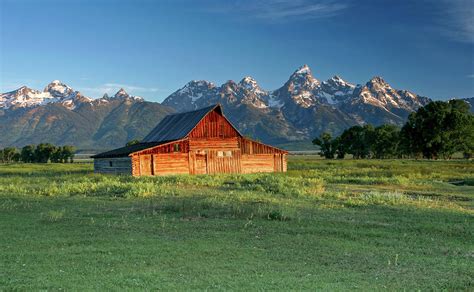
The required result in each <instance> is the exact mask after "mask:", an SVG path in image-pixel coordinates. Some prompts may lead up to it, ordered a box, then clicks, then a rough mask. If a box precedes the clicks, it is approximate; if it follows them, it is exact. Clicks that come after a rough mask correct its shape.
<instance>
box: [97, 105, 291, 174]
mask: <svg viewBox="0 0 474 292" xmlns="http://www.w3.org/2000/svg"><path fill="white" fill-rule="evenodd" d="M287 154H288V152H287V151H285V150H281V149H278V148H276V147H272V146H269V145H265V144H263V143H260V142H257V141H253V140H250V139H248V138H245V137H244V136H242V134H240V133H239V131H237V129H236V128H235V127H234V126H233V125H232V124H231V123H230V122H229V120H228V119H227V118H226V117H225V116H224V114H223V113H222V108H221V106H220V105H214V106H210V107H206V108H202V109H199V110H195V111H191V112H185V113H178V114H172V115H168V116H166V117H165V118H164V119H163V120H162V121H161V122H160V123H159V124H158V125H157V126H156V127H155V128H154V129H153V130H152V131H151V132H150V133H149V134H148V135H147V136H146V137H145V138H144V139H143V141H141V143H139V144H135V145H131V146H126V147H122V148H118V149H115V150H111V151H108V152H104V153H100V154H97V155H95V156H93V158H94V171H95V172H98V173H125V174H132V175H134V176H140V175H167V174H214V173H255V172H285V171H286V167H287Z"/></svg>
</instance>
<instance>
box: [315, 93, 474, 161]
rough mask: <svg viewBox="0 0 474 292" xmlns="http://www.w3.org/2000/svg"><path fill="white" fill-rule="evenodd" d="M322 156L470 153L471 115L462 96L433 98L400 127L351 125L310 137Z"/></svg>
mask: <svg viewBox="0 0 474 292" xmlns="http://www.w3.org/2000/svg"><path fill="white" fill-rule="evenodd" d="M313 144H314V145H318V146H319V147H320V148H321V152H320V155H321V156H322V157H325V158H328V159H333V158H339V159H342V158H344V157H345V155H347V154H351V155H352V156H353V158H355V159H359V158H377V159H384V158H426V159H439V158H443V159H450V158H451V157H452V156H453V154H454V153H457V152H461V153H463V155H464V157H465V158H472V157H473V154H474V115H472V114H471V112H470V107H469V105H468V104H467V103H466V102H464V101H462V100H450V101H448V102H444V101H435V102H431V103H429V104H428V105H426V106H424V107H421V108H419V109H418V111H416V112H414V113H411V114H410V115H409V117H408V121H407V122H406V123H405V125H404V126H403V127H402V128H399V127H397V126H394V125H381V126H378V127H374V126H372V125H364V126H353V127H351V128H349V129H346V130H345V131H344V132H343V133H342V134H341V135H340V136H337V137H332V135H331V134H329V133H322V134H321V135H320V136H319V137H318V138H315V139H314V140H313Z"/></svg>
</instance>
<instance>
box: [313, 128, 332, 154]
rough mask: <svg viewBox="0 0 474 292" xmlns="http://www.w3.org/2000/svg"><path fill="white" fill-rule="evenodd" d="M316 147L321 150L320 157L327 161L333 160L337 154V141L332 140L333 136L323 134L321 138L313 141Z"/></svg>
mask: <svg viewBox="0 0 474 292" xmlns="http://www.w3.org/2000/svg"><path fill="white" fill-rule="evenodd" d="M313 144H314V145H318V146H319V147H320V148H321V151H320V152H319V155H320V156H321V157H325V158H327V159H333V158H334V154H335V153H336V145H335V141H334V140H333V139H332V136H331V134H329V133H326V132H324V133H322V134H321V135H320V136H319V138H315V139H314V140H313Z"/></svg>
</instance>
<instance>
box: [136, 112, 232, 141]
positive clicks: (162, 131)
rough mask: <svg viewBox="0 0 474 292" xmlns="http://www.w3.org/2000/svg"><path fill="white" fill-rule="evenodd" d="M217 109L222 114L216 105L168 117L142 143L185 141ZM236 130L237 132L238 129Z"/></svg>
mask: <svg viewBox="0 0 474 292" xmlns="http://www.w3.org/2000/svg"><path fill="white" fill-rule="evenodd" d="M215 109H217V110H218V111H219V112H220V114H222V108H221V106H220V105H219V104H215V105H211V106H208V107H205V108H201V109H198V110H195V111H191V112H185V113H177V114H172V115H168V116H166V117H165V118H164V119H163V120H161V122H160V123H159V124H158V125H157V126H156V127H155V128H154V129H153V130H152V131H151V132H150V134H148V135H146V137H145V138H143V140H142V142H145V143H150V142H167V141H174V140H179V139H183V138H185V137H186V136H187V135H188V134H189V133H190V132H191V131H192V130H193V129H194V128H195V127H196V125H197V124H198V123H199V122H200V121H201V120H202V119H203V118H204V117H205V116H206V115H207V114H208V113H210V112H211V111H213V110H215ZM234 129H235V128H234ZM235 130H236V131H237V129H235ZM237 132H238V131H237ZM239 134H240V133H239Z"/></svg>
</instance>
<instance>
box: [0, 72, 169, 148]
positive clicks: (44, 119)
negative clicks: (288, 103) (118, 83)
mask: <svg viewBox="0 0 474 292" xmlns="http://www.w3.org/2000/svg"><path fill="white" fill-rule="evenodd" d="M0 102H1V103H0V147H5V146H12V145H13V146H20V147H21V146H24V145H27V144H38V143H41V142H49V143H54V144H58V145H63V144H70V145H75V146H76V147H78V148H81V149H109V148H114V147H117V146H122V145H124V144H125V143H126V142H127V141H129V140H132V139H136V138H142V137H144V136H145V135H146V134H147V133H148V132H149V131H150V130H151V129H152V128H153V127H154V126H155V125H156V124H157V123H158V122H159V121H160V120H161V119H162V118H163V117H164V116H166V115H167V114H169V113H172V112H174V110H173V109H171V108H169V107H166V106H162V105H160V104H159V103H154V102H146V101H144V100H143V98H141V97H137V96H131V95H129V94H128V93H126V92H125V90H123V89H121V90H119V91H118V92H117V93H116V94H115V95H113V96H111V97H109V96H107V95H104V97H102V98H99V99H92V98H89V97H85V96H83V95H82V94H81V93H80V92H78V91H74V90H73V89H72V88H70V87H69V86H67V85H65V84H63V83H61V82H59V81H57V80H56V81H53V82H52V83H50V84H49V85H48V86H46V88H45V89H44V91H42V92H39V91H36V90H33V89H29V88H27V87H21V88H19V89H18V90H15V91H12V92H8V93H5V94H2V95H0Z"/></svg>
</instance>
